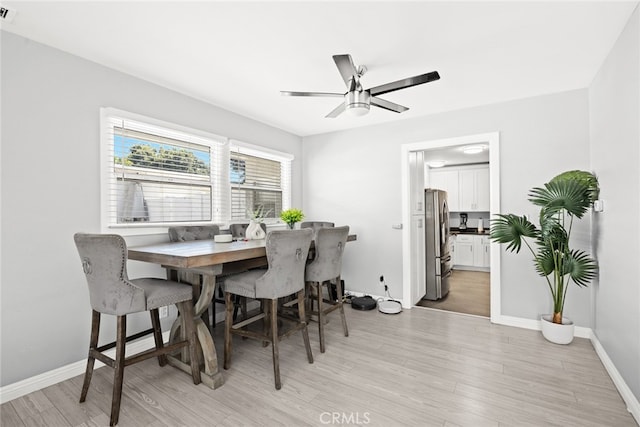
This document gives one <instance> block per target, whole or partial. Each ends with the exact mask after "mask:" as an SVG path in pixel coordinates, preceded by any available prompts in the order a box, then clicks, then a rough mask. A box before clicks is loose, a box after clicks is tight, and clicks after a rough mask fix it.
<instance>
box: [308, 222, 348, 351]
mask: <svg viewBox="0 0 640 427" xmlns="http://www.w3.org/2000/svg"><path fill="white" fill-rule="evenodd" d="M348 236H349V226H343V227H334V228H321V229H318V231H317V233H316V238H315V257H314V259H313V261H311V262H310V263H309V264H308V265H307V269H306V271H305V281H306V282H307V283H308V284H309V286H310V289H309V292H308V297H307V298H308V299H309V301H310V302H311V304H310V310H309V314H317V315H318V330H319V334H320V352H321V353H324V350H325V344H324V324H325V318H324V317H325V316H326V315H327V314H329V313H331V312H332V311H334V310H340V316H341V317H342V329H343V330H344V336H345V337H348V336H349V329H348V328H347V319H346V318H345V316H344V305H343V302H342V281H341V280H340V275H341V271H342V254H343V252H344V248H345V246H346V243H347V237H348ZM331 282H334V283H335V286H336V291H337V292H336V293H337V295H338V297H337V298H336V299H334V298H332V297H330V298H328V299H325V298H324V296H323V289H322V288H323V285H325V284H326V285H327V293H328V295H331V294H332V292H331V289H330V287H331ZM314 300H315V301H316V302H317V306H318V309H317V311H314V310H313V301H314Z"/></svg>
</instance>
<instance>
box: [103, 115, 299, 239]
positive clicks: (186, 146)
mask: <svg viewBox="0 0 640 427" xmlns="http://www.w3.org/2000/svg"><path fill="white" fill-rule="evenodd" d="M102 153H103V154H102V169H103V171H102V172H103V195H102V203H103V209H102V211H103V229H105V231H107V230H108V229H111V228H145V229H146V228H153V227H166V226H170V225H176V224H204V223H218V224H221V223H228V222H230V221H238V220H246V219H248V218H249V212H252V211H255V210H256V209H258V207H260V206H263V207H264V209H265V211H268V212H269V215H268V217H270V218H277V217H278V216H279V214H280V211H281V210H282V209H283V208H287V207H289V205H290V192H291V190H290V175H291V160H292V159H293V157H292V156H290V155H286V154H283V153H278V152H275V151H272V150H268V149H265V148H262V147H258V146H253V145H249V144H245V143H242V142H239V141H233V142H231V143H230V142H229V141H228V139H227V138H224V137H221V136H217V135H212V134H207V133H203V132H199V131H196V130H193V129H187V128H183V127H180V126H177V125H173V124H170V123H166V122H160V121H158V120H154V119H150V118H147V117H143V116H138V115H134V114H131V113H127V112H123V111H119V110H115V109H111V108H105V109H103V111H102ZM147 231H148V230H147ZM158 231H160V229H159V230H158Z"/></svg>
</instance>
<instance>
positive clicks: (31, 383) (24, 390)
mask: <svg viewBox="0 0 640 427" xmlns="http://www.w3.org/2000/svg"><path fill="white" fill-rule="evenodd" d="M162 339H163V340H164V341H165V342H167V341H168V340H169V331H167V332H165V333H163V334H162ZM154 346H155V342H154V341H153V337H147V338H144V339H141V340H137V341H132V342H131V343H128V344H127V349H126V352H127V354H135V353H139V352H141V351H145V350H147V349H150V348H153V347H154ZM115 351H116V350H115V348H114V349H111V350H109V351H106V352H105V354H107V355H108V356H109V357H114V356H115ZM102 366H104V363H102V362H100V361H99V360H96V363H95V368H94V369H97V368H100V367H102ZM86 367H87V361H86V360H80V361H78V362H74V363H71V364H69V365H66V366H62V367H60V368H57V369H54V370H52V371H49V372H44V373H42V374H40V375H36V376H34V377H31V378H27V379H25V380H22V381H18V382H17V383H13V384H9V385H6V386H4V387H0V404H2V403H5V402H9V401H10V400H13V399H17V398H18V397H22V396H25V395H27V394H29V393H33V392H34V391H38V390H42V389H43V388H45V387H49V386H51V385H54V384H57V383H59V382H62V381H65V380H68V379H70V378H73V377H76V376H78V375H82V374H84V371H85V369H86ZM78 396H80V390H78Z"/></svg>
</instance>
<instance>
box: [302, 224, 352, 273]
mask: <svg viewBox="0 0 640 427" xmlns="http://www.w3.org/2000/svg"><path fill="white" fill-rule="evenodd" d="M348 235H349V226H348V225H345V226H343V227H334V228H320V229H318V231H317V234H316V238H315V253H316V256H315V258H314V259H313V261H311V262H310V263H309V265H307V269H306V272H305V280H306V281H307V282H318V283H322V282H324V281H327V280H332V279H335V278H336V277H338V276H340V274H341V271H342V253H343V251H344V247H345V245H346V244H347V236H348Z"/></svg>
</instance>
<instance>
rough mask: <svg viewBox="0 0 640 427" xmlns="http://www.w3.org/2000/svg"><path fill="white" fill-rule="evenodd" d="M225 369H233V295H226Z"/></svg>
mask: <svg viewBox="0 0 640 427" xmlns="http://www.w3.org/2000/svg"><path fill="white" fill-rule="evenodd" d="M224 307H225V309H224V310H225V317H224V365H223V366H224V369H229V368H230V367H231V327H232V326H233V304H232V302H231V294H230V293H229V292H225V293H224Z"/></svg>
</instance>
